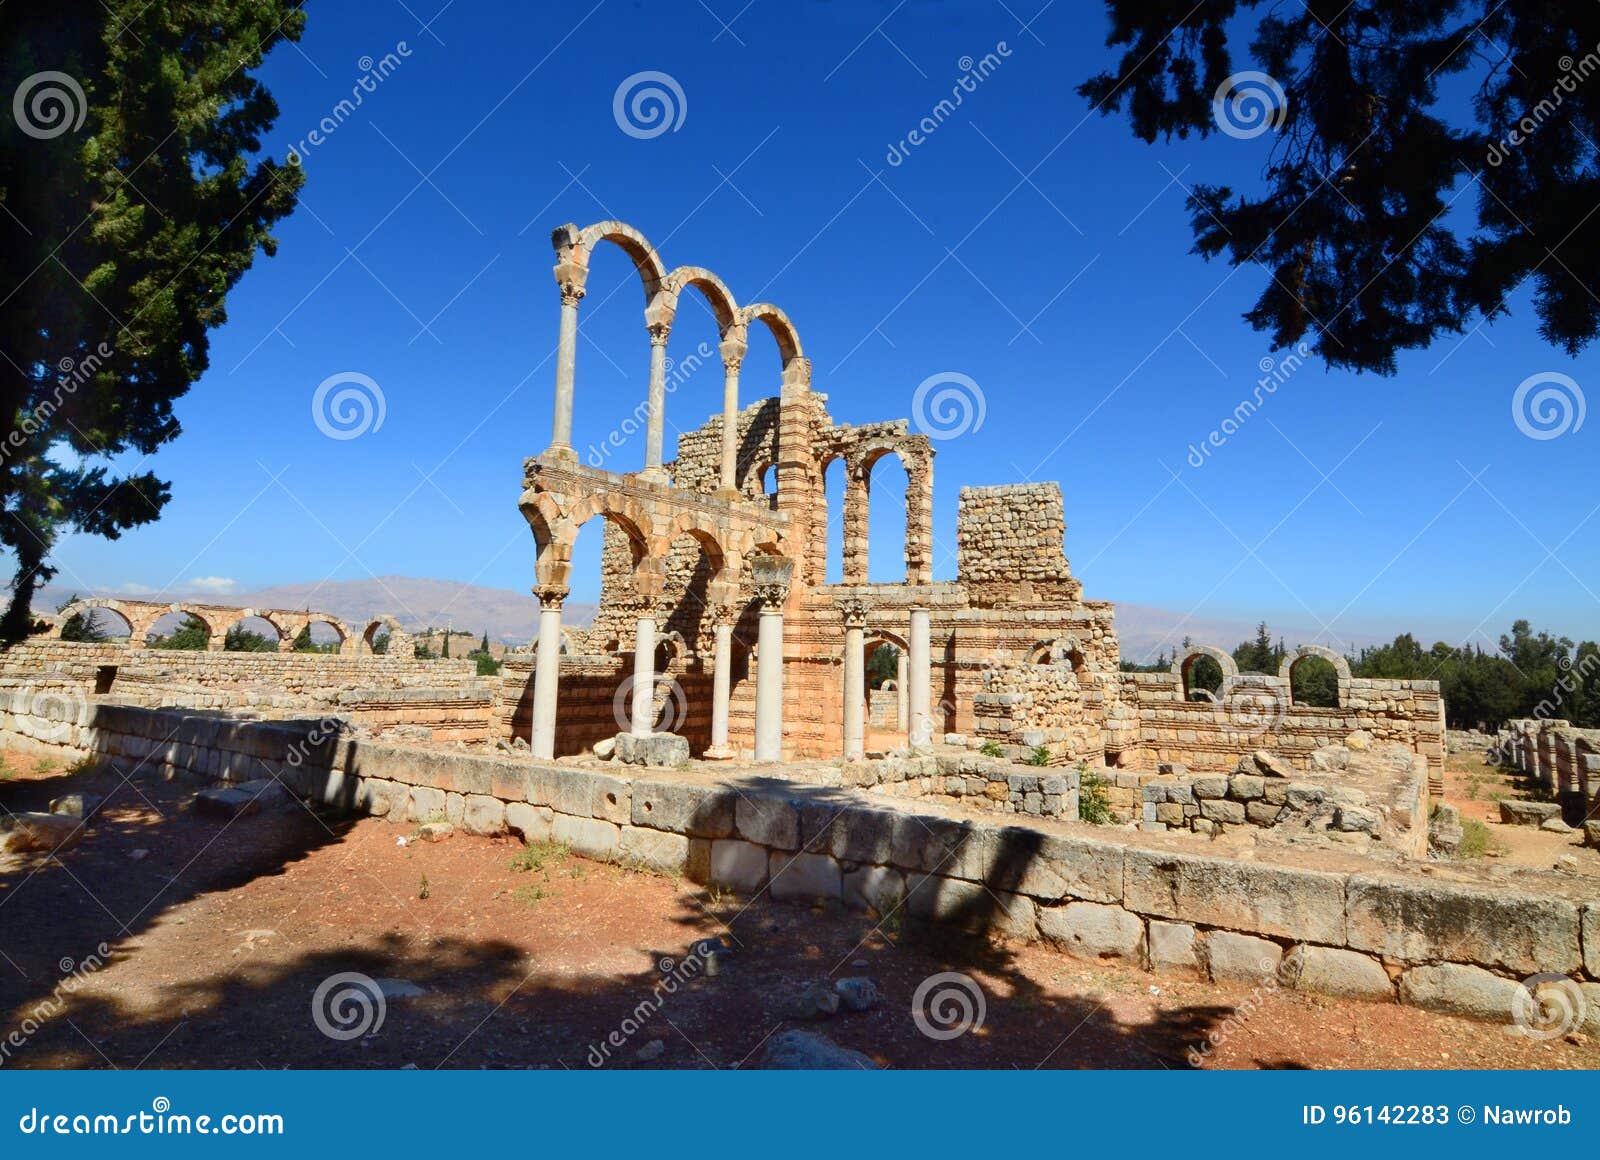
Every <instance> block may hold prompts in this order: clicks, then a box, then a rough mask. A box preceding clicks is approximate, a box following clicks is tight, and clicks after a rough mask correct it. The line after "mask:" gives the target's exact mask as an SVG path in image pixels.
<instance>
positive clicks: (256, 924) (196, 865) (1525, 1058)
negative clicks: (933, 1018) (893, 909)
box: [0, 755, 1600, 1069]
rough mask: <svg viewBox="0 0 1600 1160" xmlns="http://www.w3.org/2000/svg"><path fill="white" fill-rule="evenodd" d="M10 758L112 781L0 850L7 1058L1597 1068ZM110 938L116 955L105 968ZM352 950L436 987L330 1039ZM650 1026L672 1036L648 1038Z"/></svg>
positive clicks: (15, 766) (1593, 1063)
mask: <svg viewBox="0 0 1600 1160" xmlns="http://www.w3.org/2000/svg"><path fill="white" fill-rule="evenodd" d="M7 762H8V769H7V772H8V776H5V777H3V778H0V806H3V807H4V808H5V809H7V810H12V811H17V810H24V809H42V808H44V807H45V805H46V803H47V802H48V801H49V799H51V798H53V797H56V796H59V795H60V794H62V793H65V792H68V791H70V790H75V789H80V788H92V789H96V790H97V791H99V792H104V793H107V794H108V795H109V804H108V805H107V807H106V810H105V812H104V813H103V815H102V816H101V817H100V819H99V820H97V821H96V822H94V823H93V824H91V825H90V826H89V827H88V828H87V829H86V831H85V833H84V836H83V839H82V841H81V842H80V843H79V844H78V845H77V846H76V847H75V848H73V849H71V850H68V851H66V852H64V853H62V854H61V855H60V856H59V857H56V858H52V859H49V860H47V861H45V862H43V863H39V864H35V865H25V866H11V867H9V868H8V867H0V1033H4V1032H9V1031H10V1030H12V1029H21V1031H22V1032H23V1035H22V1038H23V1043H22V1045H21V1046H20V1047H15V1046H11V1047H6V1048H5V1050H4V1053H3V1057H0V1066H5V1067H117V1068H137V1067H151V1068H156V1067H249V1068H254V1067H263V1068H282V1067H334V1068H339V1067H404V1066H416V1067H419V1068H434V1067H518V1068H526V1067H534V1068H544V1067H549V1068H555V1067H566V1068H575V1069H582V1068H585V1067H589V1066H591V1065H592V1063H593V1061H594V1058H595V1053H594V1051H593V1050H592V1049H593V1048H594V1047H595V1046H596V1045H599V1044H603V1043H605V1041H606V1039H607V1037H608V1036H609V1035H610V1034H611V1033H612V1032H617V1033H618V1034H619V1035H622V1036H624V1037H625V1042H624V1044H623V1045H622V1046H621V1047H612V1048H611V1050H610V1052H609V1055H608V1056H607V1057H605V1058H603V1059H602V1060H601V1062H602V1063H603V1065H604V1066H607V1067H624V1068H628V1067H643V1066H650V1067H675V1068H679V1067H698V1068H706V1067H716V1068H729V1067H740V1066H744V1067H749V1066H752V1065H754V1063H755V1062H756V1061H757V1059H758V1058H759V1056H760V1054H761V1049H762V1046H763V1044H764V1043H765V1042H766V1040H767V1039H768V1038H769V1037H770V1036H771V1035H772V1034H773V1033H774V1032H776V1031H778V1030H780V1029H783V1028H787V1027H794V1026H808V1027H812V1028H814V1029H816V1030H820V1031H822V1032H824V1033H825V1034H826V1035H828V1036H829V1037H831V1038H832V1039H834V1040H835V1041H836V1042H838V1043H840V1044H842V1045H844V1046H846V1047H850V1048H854V1049H857V1050H859V1051H863V1052H865V1053H867V1054H868V1055H870V1056H872V1057H873V1058H874V1059H876V1060H878V1061H879V1062H880V1063H882V1064H884V1065H886V1066H892V1067H900V1068H909V1067H967V1068H991V1067H1023V1068H1037V1067H1053V1068H1075V1067H1142V1068H1183V1067H1189V1066H1192V1057H1191V1053H1190V1049H1191V1048H1193V1047H1197V1046H1199V1045H1201V1044H1202V1043H1204V1042H1205V1041H1206V1039H1207V1037H1208V1036H1209V1035H1210V1034H1211V1033H1212V1032H1213V1031H1216V1032H1218V1034H1219V1036H1220V1038H1221V1040H1222V1042H1221V1044H1220V1045H1219V1046H1217V1047H1215V1048H1213V1049H1212V1050H1211V1051H1210V1052H1209V1053H1208V1056H1207V1058H1206V1060H1205V1066H1208V1067H1232V1068H1303V1067H1379V1068H1439V1067H1467V1068H1488V1067H1514V1068H1523V1067H1528V1068H1533V1067H1537V1068H1592V1067H1597V1066H1600V1048H1597V1047H1596V1046H1594V1045H1591V1044H1588V1043H1587V1042H1584V1041H1578V1042H1567V1041H1563V1040H1554V1041H1548V1042H1546V1041H1536V1040H1531V1039H1527V1038H1522V1037H1518V1036H1515V1035H1513V1034H1512V1033H1511V1032H1509V1031H1508V1030H1507V1029H1505V1028H1501V1027H1495V1026H1488V1025H1485V1024H1480V1023H1472V1022H1467V1021H1463V1020H1458V1019H1453V1018H1448V1017H1444V1016H1438V1015H1432V1014H1428V1013H1425V1012H1421V1011H1417V1010H1413V1009H1409V1008H1404V1007H1399V1006H1395V1005H1378V1004H1365V1003H1355V1002H1345V1001H1335V1000H1329V999H1323V998H1318V997H1313V996H1308V995H1302V994H1296V993H1291V992H1287V991H1266V992H1262V993H1256V994H1252V993H1251V992H1249V991H1248V990H1241V989H1230V988H1224V987H1218V986H1213V985H1209V984H1202V983H1198V982H1194V981H1188V980H1177V979H1167V978H1158V977H1156V976H1153V975H1148V974H1145V973H1143V972H1141V971H1137V970H1132V969H1127V968H1120V967H1114V966H1101V965H1093V964H1086V963H1081V962H1077V961H1074V960H1072V959H1068V958H1065V957H1063V956H1061V955H1058V954H1056V953H1054V952H1052V951H1050V950H1048V949H1046V948H1044V947H1042V946H1038V945H1017V944H1009V943H1005V942H999V941H994V940H989V939H980V938H974V937H969V936H965V935H960V934H956V933H953V932H949V931H941V930H916V929H913V928H910V927H906V926H902V925H901V924H899V923H897V922H894V921H892V920H891V921H890V922H887V923H884V924H881V925H880V924H875V923H874V922H873V921H872V920H871V919H869V918H868V917H866V916H864V915H860V914H856V913H853V912H850V911H845V910H843V909H835V908H808V907H804V906H795V905H786V904H777V903H770V902H766V901H762V900H757V901H755V902H753V903H750V902H744V901H740V900H737V899H733V898H730V897H721V896H717V895H715V894H708V893H707V892H706V891H705V890H703V889H701V888H699V887H696V886H694V885H693V884H691V883H688V882H686V881H682V880H677V879H674V878H670V877H662V876H656V875H652V874H648V873H642V872H639V871H634V870H627V869H624V868H622V867H619V866H611V865H604V864H600V863H596V862H589V861H584V860H581V859H577V858H573V857H571V856H569V855H567V854H565V853H564V852H562V851H560V850H556V849H548V850H543V849H538V850H535V851H534V852H533V854H532V855H528V854H525V853H524V852H523V849H522V847H521V845H520V843H516V842H513V841H508V840H491V839H484V838H472V837H466V836H463V835H456V836H455V837H453V838H451V839H449V840H447V841H442V842H437V843H430V842H425V841H421V840H418V839H415V838H413V834H414V827H411V826H396V825H390V824H388V823H387V822H385V821H383V820H380V819H372V818H364V819H359V820H358V819H352V818H343V817H337V816H331V815H325V814H314V813H313V812H311V811H310V810H308V809H305V808H303V807H298V806H297V807H293V808H292V810H291V811H290V812H286V813H273V814H259V815H256V816H253V817H247V818H240V819H234V820H222V819H213V818H209V817H205V816H200V815H196V814H195V813H194V812H193V811H192V808H191V805H192V791H191V790H189V789H186V788H184V787H181V786H179V785H176V784H169V783H162V782H159V781H147V780H140V781H134V782H128V781H124V780H122V779H121V777H120V776H118V775H117V774H115V773H113V772H109V771H101V772H99V773H93V772H88V773H79V774H70V773H68V772H67V771H64V770H62V769H60V768H59V767H54V766H52V765H50V764H48V763H47V764H45V765H43V766H41V765H40V764H39V763H37V762H29V761H25V760H22V759H19V758H18V757H16V756H14V755H7ZM401 838H406V839H408V840H407V841H406V843H405V844H403V845H402V844H400V841H399V840H400V839H401ZM139 851H144V853H143V854H140V853H138V852H139ZM514 864H515V865H516V866H519V867H520V868H514ZM710 936H720V937H721V938H722V940H723V941H724V942H725V943H726V944H728V945H729V946H730V947H732V948H733V949H732V951H731V953H730V954H729V955H728V956H727V957H726V959H725V961H723V963H722V966H721V968H720V970H719V971H718V973H717V974H716V975H715V976H713V977H704V976H702V977H697V978H695V979H693V980H692V981H689V982H686V983H685V984H683V985H682V986H679V987H678V988H677V989H676V990H675V991H674V992H673V993H668V994H665V995H664V997H663V998H662V1001H661V1003H660V1005H659V1007H655V1006H654V1005H653V1004H645V1005H644V1006H641V1004H644V1003H645V1001H646V1000H647V999H650V998H651V996H652V995H653V994H657V993H659V992H658V991H657V990H656V985H657V984H658V983H660V982H661V980H662V979H663V978H664V977H666V976H664V975H663V971H666V972H667V974H668V975H669V976H670V975H671V974H672V972H673V971H674V970H675V969H677V964H680V963H681V962H682V961H683V958H684V956H685V954H686V953H687V952H688V950H689V948H690V946H691V944H693V943H694V942H695V941H696V940H698V939H701V938H705V937H710ZM102 943H104V944H106V945H107V946H108V947H109V950H110V953H109V956H108V961H107V963H106V965H104V966H102V967H99V968H98V969H93V970H91V969H90V965H91V964H92V963H93V959H92V957H91V956H94V955H95V954H96V948H97V947H98V946H99V944H102ZM667 960H671V962H670V963H669V962H668V961H667ZM352 971H354V972H361V973H363V974H365V975H368V976H371V977H373V978H378V979H386V980H401V981H404V982H407V983H410V984H413V985H414V986H415V988H418V989H420V993H418V994H415V995H414V996H412V997H400V996H399V995H398V994H397V995H395V997H393V998H390V999H388V1000H387V1001H386V1004H385V1009H384V1013H383V1021H382V1023H381V1024H380V1025H377V1026H374V1027H373V1028H371V1030H369V1032H368V1033H367V1034H365V1035H360V1036H358V1037H356V1038H352V1039H348V1040H340V1039H334V1038H330V1037H329V1036H328V1035H325V1034H324V1033H323V1032H322V1031H320V1030H319V1029H318V1026H317V1020H316V1019H315V1018H314V1017H313V1006H314V1002H315V998H314V997H315V995H316V992H317V990H318V987H319V985H321V984H323V983H324V981H325V980H327V979H329V978H330V977H332V976H335V975H338V974H340V973H343V972H352ZM941 972H959V973H961V974H964V975H966V976H969V977H970V978H971V979H972V980H973V981H974V982H975V984H976V986H977V988H978V990H977V991H975V992H971V993H970V994H972V995H974V996H977V998H975V1000H974V1001H975V1002H979V1003H981V1005H982V1009H983V1019H982V1022H981V1025H978V1026H975V1027H973V1028H972V1029H971V1030H969V1031H967V1032H966V1033H964V1034H960V1035H958V1036H955V1037H953V1038H947V1039H933V1038H930V1037H928V1036H927V1035H925V1034H923V1033H922V1032H921V1031H920V1030H919V1029H918V1026H917V1021H916V1020H915V1019H914V1018H913V1013H912V1006H913V996H914V995H915V994H916V992H917V989H918V987H919V985H921V984H923V983H924V981H925V980H927V979H928V978H929V977H930V976H933V975H936V974H939V973H941ZM863 975H864V976H869V977H871V978H872V979H874V980H876V982H877V985H878V988H879V991H880V993H881V998H880V1001H879V1002H878V1003H877V1004H876V1005H875V1006H873V1007H872V1008H871V1009H870V1010H867V1011H864V1012H857V1013H846V1012H840V1013H839V1014H837V1015H834V1016H832V1017H831V1018H829V1019H827V1020H826V1021H824V1022H821V1023H817V1024H809V1023H803V1022H801V1021H798V1020H796V1019H795V1018H792V1017H788V1016H787V1015H786V1012H787V1011H788V1009H789V1008H790V1006H791V1004H792V1002H793V999H794V997H795V996H796V995H797V994H798V993H799V992H800V991H801V990H803V988H804V987H805V986H806V985H807V984H810V983H813V982H817V981H827V980H832V979H838V978H843V977H849V976H863ZM64 979H65V980H69V982H68V983H67V984H66V985H63V980H64ZM390 987H391V989H394V988H395V984H393V983H391V984H390ZM1243 1003H1248V1004H1249V1007H1248V1008H1245V1009H1243V1010H1247V1011H1248V1014H1245V1015H1243V1016H1242V1017H1240V1012H1241V1010H1242V1009H1241V1006H1240V1005H1241V1004H1243ZM324 1009H326V1004H325V1005H324ZM335 1014H336V1015H337V1014H338V1013H335ZM342 1014H343V1015H344V1016H345V1017H346V1018H347V1019H354V1017H355V1016H358V1015H359V1014H360V1012H359V1011H357V1010H353V1009H350V1008H348V1007H347V1008H345V1009H344V1010H343V1011H342ZM634 1016H637V1017H639V1018H640V1019H641V1021H642V1026H640V1027H638V1028H637V1029H636V1030H631V1033H630V1029H631V1026H632V1025H631V1024H630V1023H629V1022H628V1020H629V1019H630V1017H634ZM325 1021H326V1019H325ZM355 1021H356V1022H359V1019H356V1020H355ZM334 1023H335V1029H336V1030H337V1029H338V1025H339V1024H338V1020H337V1018H336V1019H335V1020H334ZM35 1024H37V1025H38V1026H37V1027H35V1026H34V1025H35ZM936 1029H938V1028H936ZM4 1038H5V1036H4V1034H0V1039H4ZM653 1040H660V1041H661V1044H662V1047H661V1049H660V1054H659V1056H657V1057H655V1058H653V1059H652V1060H650V1061H649V1062H641V1061H639V1060H637V1059H636V1058H635V1054H634V1053H635V1052H636V1051H638V1050H639V1049H640V1048H644V1047H646V1045H647V1044H650V1043H651V1041H653ZM647 1054H648V1052H647Z"/></svg>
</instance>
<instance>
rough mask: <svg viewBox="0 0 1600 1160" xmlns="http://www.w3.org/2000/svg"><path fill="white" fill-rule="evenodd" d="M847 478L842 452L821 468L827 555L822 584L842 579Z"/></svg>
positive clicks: (839, 582) (848, 476) (848, 475)
mask: <svg viewBox="0 0 1600 1160" xmlns="http://www.w3.org/2000/svg"><path fill="white" fill-rule="evenodd" d="M849 478H850V472H849V468H848V467H847V466H846V464H845V461H844V458H843V456H837V457H835V458H833V459H831V460H829V462H828V466H827V467H825V468H823V469H822V493H823V498H824V500H825V502H826V504H827V507H826V509H825V514H826V515H827V519H828V529H827V537H826V540H827V545H826V546H827V559H826V562H825V566H824V569H823V574H822V575H823V579H822V582H823V583H824V584H842V583H844V504H845V495H846V493H847V491H848V483H849Z"/></svg>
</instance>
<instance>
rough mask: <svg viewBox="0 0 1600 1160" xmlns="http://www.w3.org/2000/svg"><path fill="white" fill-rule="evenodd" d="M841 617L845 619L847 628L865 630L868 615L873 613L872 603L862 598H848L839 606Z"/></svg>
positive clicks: (841, 601) (840, 602)
mask: <svg viewBox="0 0 1600 1160" xmlns="http://www.w3.org/2000/svg"><path fill="white" fill-rule="evenodd" d="M837 607H838V609H839V615H840V616H842V617H844V626H845V627H846V628H865V627H866V624H867V613H869V612H871V611H872V601H870V600H867V599H865V598H863V597H860V596H846V597H844V598H843V599H842V600H840V601H839V603H838V605H837Z"/></svg>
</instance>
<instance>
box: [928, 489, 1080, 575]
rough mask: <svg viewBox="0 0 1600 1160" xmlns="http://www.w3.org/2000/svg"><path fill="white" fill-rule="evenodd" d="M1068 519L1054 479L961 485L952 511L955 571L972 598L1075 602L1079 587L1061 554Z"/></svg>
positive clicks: (1064, 552)
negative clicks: (1035, 481) (954, 511)
mask: <svg viewBox="0 0 1600 1160" xmlns="http://www.w3.org/2000/svg"><path fill="white" fill-rule="evenodd" d="M1066 531H1067V522H1066V515H1065V509H1064V506H1063V504H1062V500H1061V486H1060V485H1059V484H1056V483H1018V484H1010V485H1007V486H1004V487H964V488H962V489H961V498H960V506H959V508H958V509H957V512H956V574H957V577H958V578H959V579H960V580H961V582H962V583H963V584H966V585H968V586H969V587H970V589H971V590H972V593H973V597H974V602H975V603H979V604H985V605H987V604H996V603H1005V602H1014V603H1025V604H1027V603H1035V602H1049V601H1076V600H1081V599H1082V598H1083V585H1082V584H1081V583H1079V582H1078V581H1076V580H1074V579H1073V578H1072V572H1071V570H1070V568H1069V567H1068V565H1067V555H1066Z"/></svg>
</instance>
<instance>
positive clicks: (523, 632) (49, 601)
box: [34, 576, 594, 645]
mask: <svg viewBox="0 0 1600 1160" xmlns="http://www.w3.org/2000/svg"><path fill="white" fill-rule="evenodd" d="M74 594H76V595H78V596H80V597H83V596H108V597H119V596H120V597H123V598H124V599H128V600H156V601H162V600H193V601H196V602H203V603H206V604H223V605H227V606H229V607H232V608H311V609H313V610H315V611H318V612H327V613H331V614H332V615H334V616H337V617H338V618H339V619H340V620H343V621H344V622H345V623H347V624H350V625H354V626H358V627H359V626H361V625H363V624H366V623H367V622H369V621H371V620H372V619H373V618H374V617H377V616H379V615H382V614H385V613H387V614H388V615H390V616H393V617H394V618H395V619H396V620H398V621H399V622H400V624H401V626H402V627H404V628H407V629H412V630H417V629H423V628H429V627H432V628H456V629H459V630H460V631H462V632H464V633H468V634H470V635H472V636H478V635H479V634H480V633H483V632H485V631H487V632H488V634H489V639H490V640H494V641H499V642H500V643H502V644H511V645H521V644H527V643H528V642H529V641H531V640H532V639H533V637H534V634H535V633H536V632H538V627H539V601H538V600H537V599H535V598H534V597H533V596H530V595H524V594H523V593H520V592H517V591H515V590H514V589H510V588H484V587H481V586H479V585H476V584H463V583H460V582H458V581H454V580H422V579H417V578H416V577H412V576H378V577H374V578H372V579H368V580H323V581H319V582H317V583H312V584H276V585H273V586H272V587H269V588H260V589H257V590H256V591H254V592H230V593H228V594H227V595H223V596H219V595H216V594H213V593H199V592H176V591H172V592H158V593H151V594H148V595H147V594H143V593H141V594H140V595H138V596H131V595H128V594H127V593H120V592H111V591H103V592H77V593H74V591H73V590H70V589H67V588H64V587H62V586H61V585H58V584H52V585H49V586H47V587H45V588H42V589H40V590H39V592H38V593H37V594H36V595H35V597H34V607H35V608H36V609H38V610H39V611H41V612H54V611H55V610H56V606H57V605H59V604H60V603H61V602H62V601H64V600H66V599H67V598H68V597H70V596H72V595H74ZM593 616H594V605H592V604H580V603H577V602H573V601H569V602H568V603H567V604H566V605H565V606H564V607H563V608H562V620H563V621H564V622H565V623H567V624H571V625H578V626H582V625H586V624H588V623H589V621H590V620H591V619H592V618H593Z"/></svg>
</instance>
